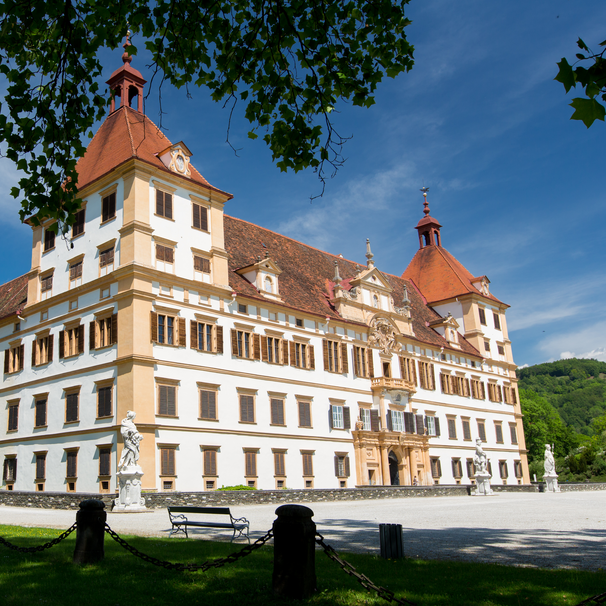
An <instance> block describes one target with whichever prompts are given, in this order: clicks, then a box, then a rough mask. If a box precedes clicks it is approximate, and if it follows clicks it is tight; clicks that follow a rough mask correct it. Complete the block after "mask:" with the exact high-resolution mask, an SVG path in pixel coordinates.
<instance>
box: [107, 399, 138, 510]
mask: <svg viewBox="0 0 606 606" xmlns="http://www.w3.org/2000/svg"><path fill="white" fill-rule="evenodd" d="M135 416H136V413H135V412H134V411H132V410H129V411H128V412H127V413H126V419H122V423H121V427H120V435H121V436H122V439H123V440H124V448H123V449H122V456H121V457H120V462H119V463H118V473H117V476H118V480H119V482H120V492H119V496H118V498H117V499H115V500H114V507H113V511H141V510H143V509H145V499H144V498H143V497H142V496H141V478H142V477H143V470H142V469H141V467H140V466H139V444H140V443H141V440H142V439H143V436H142V435H141V434H140V433H139V432H138V431H137V426H136V425H135V421H134V419H135Z"/></svg>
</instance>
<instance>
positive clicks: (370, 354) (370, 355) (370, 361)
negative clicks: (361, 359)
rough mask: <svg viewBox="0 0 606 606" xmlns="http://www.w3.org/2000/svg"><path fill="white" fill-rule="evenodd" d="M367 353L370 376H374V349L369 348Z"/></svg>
mask: <svg viewBox="0 0 606 606" xmlns="http://www.w3.org/2000/svg"><path fill="white" fill-rule="evenodd" d="M367 354H368V376H369V377H371V378H372V377H374V376H375V366H374V363H373V361H372V349H368V350H367Z"/></svg>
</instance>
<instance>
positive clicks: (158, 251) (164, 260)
mask: <svg viewBox="0 0 606 606" xmlns="http://www.w3.org/2000/svg"><path fill="white" fill-rule="evenodd" d="M154 245H155V246H154V249H155V250H154V260H155V268H156V269H157V270H158V271H162V272H165V273H168V274H174V273H175V248H176V246H175V245H174V244H172V243H167V242H164V241H161V242H158V241H154Z"/></svg>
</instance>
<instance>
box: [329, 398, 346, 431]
mask: <svg viewBox="0 0 606 606" xmlns="http://www.w3.org/2000/svg"><path fill="white" fill-rule="evenodd" d="M328 419H329V422H330V428H331V429H351V420H350V419H351V417H350V412H349V406H342V405H341V404H331V405H330V409H329V415H328Z"/></svg>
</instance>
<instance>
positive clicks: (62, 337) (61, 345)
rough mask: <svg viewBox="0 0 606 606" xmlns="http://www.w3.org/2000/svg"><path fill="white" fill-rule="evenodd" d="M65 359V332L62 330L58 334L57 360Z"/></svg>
mask: <svg viewBox="0 0 606 606" xmlns="http://www.w3.org/2000/svg"><path fill="white" fill-rule="evenodd" d="M64 357H65V331H64V330H62V331H61V332H60V333H59V359H60V360H61V359H63V358H64Z"/></svg>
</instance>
